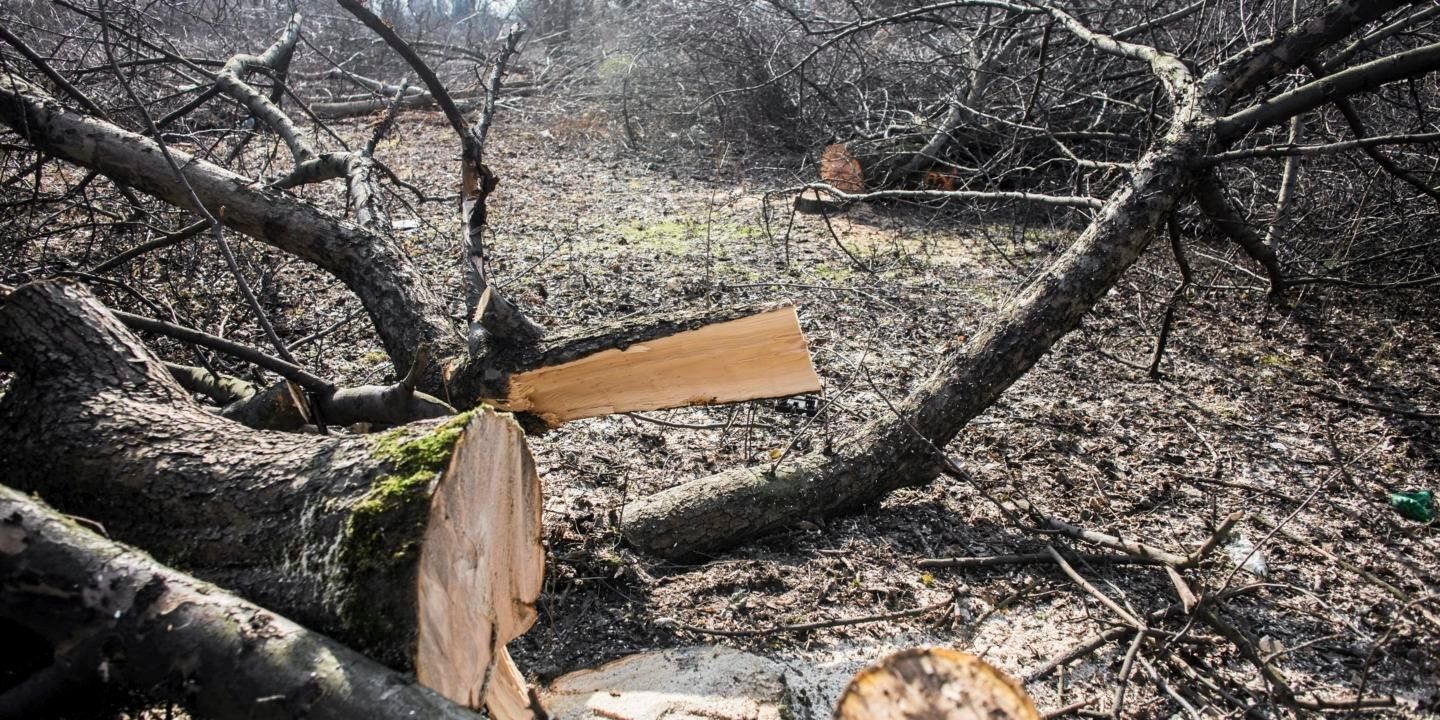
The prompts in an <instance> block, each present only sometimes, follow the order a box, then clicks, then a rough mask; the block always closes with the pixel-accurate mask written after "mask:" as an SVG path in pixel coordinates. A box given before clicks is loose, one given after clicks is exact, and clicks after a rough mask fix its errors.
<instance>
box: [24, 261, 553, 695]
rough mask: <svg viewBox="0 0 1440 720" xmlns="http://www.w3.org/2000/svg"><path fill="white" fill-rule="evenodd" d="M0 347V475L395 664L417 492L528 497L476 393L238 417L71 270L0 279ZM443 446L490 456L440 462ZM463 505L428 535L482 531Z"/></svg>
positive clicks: (478, 518)
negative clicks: (262, 424)
mask: <svg viewBox="0 0 1440 720" xmlns="http://www.w3.org/2000/svg"><path fill="white" fill-rule="evenodd" d="M0 351H3V353H4V355H5V357H6V358H7V359H8V360H9V361H10V362H11V363H12V365H13V366H14V367H15V369H16V372H17V378H16V381H15V382H14V383H13V384H12V385H11V388H10V390H9V391H8V392H7V393H6V394H5V396H4V398H3V400H0V447H3V448H5V451H4V455H5V459H6V466H7V469H8V470H9V475H8V476H7V482H8V483H9V484H10V485H12V486H13V487H16V488H17V489H20V490H23V491H27V492H36V493H39V494H40V495H42V496H43V497H44V498H45V499H46V500H47V501H48V502H51V503H54V504H55V505H56V506H57V507H60V508H61V509H63V510H64V511H65V512H67V513H72V514H76V515H80V516H84V517H88V518H93V519H95V520H97V521H99V522H100V523H102V524H103V525H104V526H105V528H106V529H107V531H108V532H109V533H110V534H111V536H112V537H114V538H116V539H117V540H120V541H123V542H131V543H134V544H138V545H143V546H144V547H145V548H146V549H147V550H149V551H151V552H154V553H155V554H156V556H157V557H159V558H161V559H162V561H164V562H166V563H170V564H174V565H176V566H178V567H181V568H183V569H185V570H187V571H189V572H193V573H195V574H196V575H198V576H200V577H203V578H205V579H206V580H209V581H211V582H215V583H218V584H220V585H222V586H224V587H227V588H231V589H233V590H234V591H236V592H238V593H240V594H241V595H243V596H245V597H246V598H247V599H249V600H252V601H254V602H256V603H259V604H261V605H264V606H265V607H268V608H272V609H274V610H276V611H278V612H282V613H284V614H285V615H286V616H288V617H291V618H293V619H295V620H296V621H298V622H301V623H303V624H305V625H306V626H307V627H311V628H313V629H316V630H319V631H321V632H325V633H327V634H330V635H332V636H334V637H336V638H337V639H339V640H341V641H342V642H345V643H347V644H349V645H352V646H354V647H355V648H357V649H359V650H361V651H362V652H365V653H366V654H369V655H372V656H373V657H375V658H377V659H379V660H381V661H382V662H385V663H386V664H389V665H392V666H395V667H410V666H411V664H412V663H413V661H414V657H415V652H416V643H417V624H420V623H423V622H425V617H424V616H422V614H421V612H423V611H421V612H417V602H419V601H423V600H424V596H425V593H426V589H425V587H420V588H418V597H417V564H418V563H419V562H420V559H421V557H422V555H424V550H425V547H426V543H428V542H429V536H428V535H427V528H428V527H429V526H430V525H431V524H432V523H431V522H430V520H429V516H430V514H431V512H432V500H431V498H432V495H434V494H435V493H436V492H438V490H439V489H441V488H445V487H447V486H450V485H455V486H464V487H470V486H479V485H480V484H482V483H485V482H490V481H492V478H493V477H495V476H500V477H504V478H509V481H510V482H514V483H526V484H527V487H528V486H529V484H533V487H534V492H533V493H532V494H533V495H534V497H533V498H532V501H533V502H534V503H536V504H537V508H538V503H539V497H538V493H539V490H538V479H536V478H535V471H534V466H533V463H532V462H531V460H530V457H529V453H528V450H527V449H526V447H525V442H524V436H523V433H522V431H521V430H520V428H519V427H518V426H517V425H516V424H515V423H514V422H513V420H511V419H509V418H508V416H501V415H497V414H496V413H494V412H493V411H490V410H488V409H482V410H479V411H476V412H475V413H472V414H466V415H461V416H457V417H454V418H450V419H448V420H446V421H443V422H438V423H437V422H430V423H421V424H416V425H411V426H406V427H404V428H400V429H397V430H394V431H391V432H389V433H385V434H382V435H377V436H365V437H355V436H352V437H335V436H306V435H296V434H286V433H276V432H264V431H257V430H252V429H249V428H246V427H244V426H242V425H239V424H237V423H234V422H231V421H229V420H226V419H224V418H222V417H218V416H216V415H212V414H210V413H208V412H205V411H204V410H203V409H202V408H200V407H199V406H198V405H196V404H195V403H194V402H193V401H192V400H191V398H190V396H189V394H188V393H186V392H185V391H184V390H183V389H182V388H181V387H180V386H179V385H177V384H176V383H175V381H174V380H173V379H172V378H171V376H170V374H169V372H168V371H167V370H166V368H165V367H164V365H163V364H161V363H160V362H159V361H158V360H156V359H155V358H154V357H153V356H152V355H151V354H150V353H149V351H148V350H146V349H145V347H144V346H143V345H142V344H141V343H140V341H139V340H138V339H137V338H136V337H135V336H134V335H132V334H131V333H130V332H129V331H128V330H127V329H126V328H124V326H122V325H120V324H119V323H118V322H117V321H116V320H115V319H114V317H113V316H112V315H110V313H109V312H107V311H106V310H105V308H104V307H103V306H102V305H100V304H99V303H98V302H97V301H96V300H95V299H94V298H93V297H92V296H90V295H89V294H88V293H87V292H85V291H84V290H83V289H82V288H80V287H79V286H76V285H71V284H68V283H63V282H53V281H46V282H38V283H31V284H29V285H25V286H22V287H20V288H19V289H17V290H15V291H14V292H13V293H12V294H11V295H10V296H9V298H8V299H7V300H6V301H5V303H4V305H3V307H0ZM457 444H463V445H466V446H470V445H474V446H478V447H486V448H490V449H491V451H492V452H493V454H494V455H495V457H497V458H502V459H503V460H504V462H499V461H497V464H496V465H495V466H494V467H491V468H489V469H488V470H485V471H484V472H478V471H471V470H469V469H466V468H469V467H470V466H468V465H467V466H466V468H461V469H457V468H452V464H451V455H452V450H453V448H454V447H456V446H457ZM472 465H473V464H472ZM480 510H485V508H483V507H482V508H480ZM537 514H538V510H537ZM469 517H471V518H475V519H474V520H473V521H464V522H449V523H447V524H446V525H445V527H446V532H447V533H448V535H447V538H449V539H448V540H446V542H458V543H462V544H463V543H467V542H469V543H473V542H475V540H474V537H475V536H476V534H477V533H479V534H483V532H484V528H483V527H481V526H480V525H481V524H483V523H484V522H485V520H484V519H483V518H484V517H485V513H484V512H479V511H477V512H475V513H472V514H471V515H470V516H469ZM536 542H538V531H537V539H536ZM431 582H432V583H433V584H434V585H440V586H444V585H446V584H447V583H449V582H450V578H449V576H448V574H447V573H446V572H443V571H442V572H441V573H440V574H439V578H438V579H435V580H432V581H431ZM469 587H470V586H469V585H467V584H466V583H465V582H461V581H456V582H454V583H453V587H449V588H447V589H446V590H445V592H446V593H458V594H461V595H463V594H464V593H466V592H467V591H468V589H469ZM479 631H480V629H479V628H476V632H479ZM480 641H481V639H480V638H476V637H464V636H456V637H454V638H452V639H451V640H450V642H454V643H457V644H460V645H464V644H466V643H468V642H480ZM485 670H486V668H484V667H480V668H469V669H468V671H470V672H473V673H475V674H477V675H479V674H483V673H484V671H485Z"/></svg>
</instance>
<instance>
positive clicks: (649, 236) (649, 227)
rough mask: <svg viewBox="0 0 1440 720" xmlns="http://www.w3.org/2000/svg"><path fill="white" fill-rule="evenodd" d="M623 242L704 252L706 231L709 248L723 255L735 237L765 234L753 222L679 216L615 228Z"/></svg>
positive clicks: (666, 250) (665, 250) (680, 252)
mask: <svg viewBox="0 0 1440 720" xmlns="http://www.w3.org/2000/svg"><path fill="white" fill-rule="evenodd" d="M619 232H620V237H621V238H623V239H624V244H626V245H632V246H635V247H639V248H645V249H647V250H655V251H658V252H662V253H667V254H670V255H683V254H686V253H695V252H704V249H705V238H706V236H707V234H708V236H709V238H710V243H711V251H712V252H713V253H714V255H715V256H716V257H717V258H719V257H726V256H727V255H728V253H727V252H726V251H725V248H726V247H727V246H728V245H729V244H730V243H731V242H733V241H735V240H751V239H754V238H757V237H764V236H765V229H764V228H762V227H758V226H755V225H742V224H737V223H728V222H715V223H710V224H709V225H708V226H707V224H706V222H705V220H703V219H695V218H687V217H682V218H678V219H666V220H660V221H658V222H643V221H642V222H631V223H626V224H625V225H622V226H621V227H620V229H619Z"/></svg>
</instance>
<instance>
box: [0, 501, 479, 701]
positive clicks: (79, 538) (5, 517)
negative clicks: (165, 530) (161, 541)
mask: <svg viewBox="0 0 1440 720" xmlns="http://www.w3.org/2000/svg"><path fill="white" fill-rule="evenodd" d="M0 615H3V616H4V617H6V618H9V619H12V620H15V621H18V622H20V623H22V624H23V625H25V626H26V627H27V628H29V629H31V630H32V631H35V632H37V633H39V634H41V635H42V636H44V637H45V639H47V640H48V641H49V642H50V643H51V645H52V646H53V647H55V648H56V650H57V653H56V654H57V658H56V660H57V663H59V666H58V667H61V668H62V669H63V671H64V672H65V674H66V675H67V676H70V677H73V676H74V675H73V674H76V673H78V674H84V675H87V676H88V677H89V679H90V680H92V681H93V682H95V683H98V684H103V686H106V687H109V688H118V689H121V690H122V691H124V692H129V693H134V694H136V695H140V696H143V697H145V698H147V699H149V700H151V701H162V700H168V701H175V702H180V703H183V704H184V705H185V706H186V707H187V708H188V709H189V710H190V712H191V713H192V714H194V715H196V716H199V717H207V718H220V719H222V720H224V719H227V718H234V719H235V720H253V719H255V718H296V717H306V718H313V719H315V720H322V719H325V718H335V719H336V720H339V719H340V718H356V717H367V718H396V719H400V718H405V719H407V720H408V719H409V718H416V717H423V718H454V719H455V720H459V719H461V718H476V717H478V715H476V714H474V713H471V712H469V711H467V710H464V709H462V708H460V707H457V706H455V705H454V704H452V703H450V702H448V701H447V700H445V699H444V698H442V697H440V696H439V695H438V694H436V693H435V692H433V691H431V690H428V689H426V688H423V687H420V686H419V685H416V684H414V683H412V682H410V681H409V680H407V679H406V678H405V677H404V676H402V675H400V674H399V673H397V672H394V671H392V670H389V669H386V668H384V667H382V666H380V665H379V664H377V663H375V662H374V661H372V660H370V659H368V658H366V657H364V656H362V655H360V654H359V653H357V652H355V651H354V650H351V649H349V648H347V647H345V646H343V645H340V644H339V643H337V642H335V641H333V640H331V639H329V638H327V637H324V636H322V635H319V634H317V633H314V632H311V631H309V630H306V629H305V628H303V627H301V626H299V625H297V624H295V623H294V622H292V621H290V620H288V619H286V618H284V617H281V616H279V615H276V614H274V613H272V612H270V611H268V610H264V609H262V608H260V607H257V606H256V605H253V604H251V603H248V602H246V601H244V600H241V599H240V598H238V597H235V596H234V595H231V594H229V593H227V592H225V591H224V590H222V589H220V588H218V587H215V586H213V585H210V584H208V583H205V582H202V581H199V580H196V579H195V578H192V577H190V576H188V575H185V574H183V573H180V572H178V571H176V570H172V569H170V568H168V567H165V566H163V565H161V564H160V563H158V562H156V561H155V560H154V559H153V558H151V557H150V556H148V555H146V554H144V553H142V552H140V551H139V550H136V549H134V548H132V547H129V546H126V545H122V544H120V543H118V542H114V541H112V540H108V539H105V538H103V537H100V536H99V535H97V534H95V533H94V532H92V531H90V530H88V529H86V528H84V527H81V526H80V525H78V524H77V523H76V522H75V521H74V520H72V519H70V518H68V517H66V516H64V515H62V514H60V513H58V512H56V511H54V510H52V509H50V508H49V507H46V506H45V505H44V504H43V503H41V502H39V501H37V500H35V499H33V498H30V497H27V496H26V495H24V494H22V493H19V492H16V491H14V490H11V489H9V488H6V487H3V486H0ZM45 672H46V671H41V674H37V676H35V678H34V679H35V680H36V681H38V682H44V681H45V680H47V679H49V677H50V676H48V675H44V673H45ZM55 687H60V688H64V687H65V686H63V685H61V686H55ZM25 689H27V687H26V686H22V687H21V688H20V689H19V691H20V692H15V691H12V692H15V695H11V694H9V693H0V714H5V713H8V712H10V711H15V712H17V713H18V712H22V711H25V710H27V709H28V710H34V711H41V712H43V711H45V709H44V708H43V707H42V708H36V707H34V706H33V705H32V706H30V707H28V708H26V707H19V706H17V705H16V704H14V703H18V702H19V701H20V700H21V699H22V698H20V697H18V696H19V695H20V694H21V693H23V692H24V690H25ZM93 690H94V686H89V687H86V686H81V687H69V688H68V692H70V693H77V692H83V693H91V692H93ZM42 699H56V698H54V697H53V696H51V697H50V698H42ZM58 699H60V700H62V701H64V700H73V699H74V698H73V697H72V698H63V697H62V698H58ZM6 716H7V717H20V716H21V715H17V714H10V715H6Z"/></svg>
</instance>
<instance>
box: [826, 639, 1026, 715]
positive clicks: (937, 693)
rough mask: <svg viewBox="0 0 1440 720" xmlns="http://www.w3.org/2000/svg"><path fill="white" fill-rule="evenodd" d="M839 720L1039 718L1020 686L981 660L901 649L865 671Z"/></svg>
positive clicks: (940, 651) (847, 693)
mask: <svg viewBox="0 0 1440 720" xmlns="http://www.w3.org/2000/svg"><path fill="white" fill-rule="evenodd" d="M835 718H836V720H882V719H884V718H909V719H910V720H1001V719H1002V718H1004V719H1006V720H1040V713H1039V712H1037V711H1036V710H1035V704H1034V703H1033V702H1031V701H1030V696H1029V695H1026V694H1025V691H1024V690H1023V689H1022V688H1021V687H1020V685H1019V684H1018V683H1016V682H1015V681H1014V680H1011V679H1010V678H1009V677H1006V676H1005V674H1004V673H1002V672H1000V671H999V670H996V669H995V668H994V667H991V666H990V664H989V663H987V662H985V661H984V660H981V659H980V658H977V657H975V656H974V655H970V654H968V653H962V652H958V651H955V650H949V649H946V648H929V649H914V650H902V651H901V652H898V653H895V654H894V655H891V656H889V657H887V658H885V659H884V660H882V661H880V662H879V663H878V664H876V665H871V666H870V667H867V668H865V669H864V670H861V671H860V672H859V673H858V674H857V675H856V676H855V679H854V680H851V681H850V686H849V687H847V688H845V693H844V694H843V695H841V696H840V703H839V704H838V705H837V706H836V707H835Z"/></svg>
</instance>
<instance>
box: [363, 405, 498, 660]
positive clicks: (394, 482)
mask: <svg viewBox="0 0 1440 720" xmlns="http://www.w3.org/2000/svg"><path fill="white" fill-rule="evenodd" d="M471 415H472V413H469V412H467V413H461V414H459V415H456V416H455V417H453V418H451V419H449V420H447V421H446V422H444V423H443V424H441V425H438V426H436V427H434V428H431V429H429V430H427V431H424V432H422V433H419V434H416V432H415V430H414V429H412V428H398V429H396V430H392V431H390V432H387V433H385V434H383V435H381V436H379V437H378V438H376V439H375V440H374V441H373V442H374V445H373V448H372V454H373V456H374V457H375V458H376V459H377V460H381V461H383V462H385V463H386V464H388V465H389V466H390V467H391V468H392V472H390V473H388V474H386V475H382V476H380V477H378V478H376V479H375V480H374V481H373V482H372V483H371V484H370V489H369V490H368V491H367V492H366V493H365V494H364V495H363V496H361V497H360V499H359V500H358V501H356V503H355V504H354V506H353V507H351V509H350V516H349V517H348V518H347V519H346V521H345V530H344V533H343V535H342V537H341V540H340V546H339V548H338V549H337V552H336V555H335V561H336V564H337V565H338V567H337V571H336V575H337V577H336V584H335V587H336V588H337V590H339V595H338V597H336V598H335V602H336V603H337V605H338V608H337V609H338V610H339V614H340V617H341V618H342V621H343V622H344V624H345V625H346V627H347V628H348V629H349V630H350V633H351V636H352V637H353V638H354V639H353V640H352V642H354V643H356V644H357V645H360V646H362V648H363V649H365V650H366V651H367V652H371V653H376V652H379V653H381V654H384V653H388V652H390V651H393V650H394V649H395V648H396V647H408V642H409V638H397V637H395V636H394V633H395V632H396V631H403V632H413V629H414V622H413V619H411V620H410V621H406V618H405V615H402V614H401V613H405V614H412V613H413V612H414V607H413V596H414V585H415V558H416V556H417V555H418V553H419V552H420V543H421V540H423V538H424V535H425V525H426V522H427V521H428V520H429V512H430V483H431V482H432V481H433V480H434V479H435V477H436V475H437V474H438V473H441V472H444V470H445V468H446V467H448V465H449V463H450V455H451V453H452V452H453V451H454V449H455V443H456V442H457V441H458V440H459V439H460V435H461V433H463V432H464V431H465V426H466V425H467V424H469V422H470V417H471Z"/></svg>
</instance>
